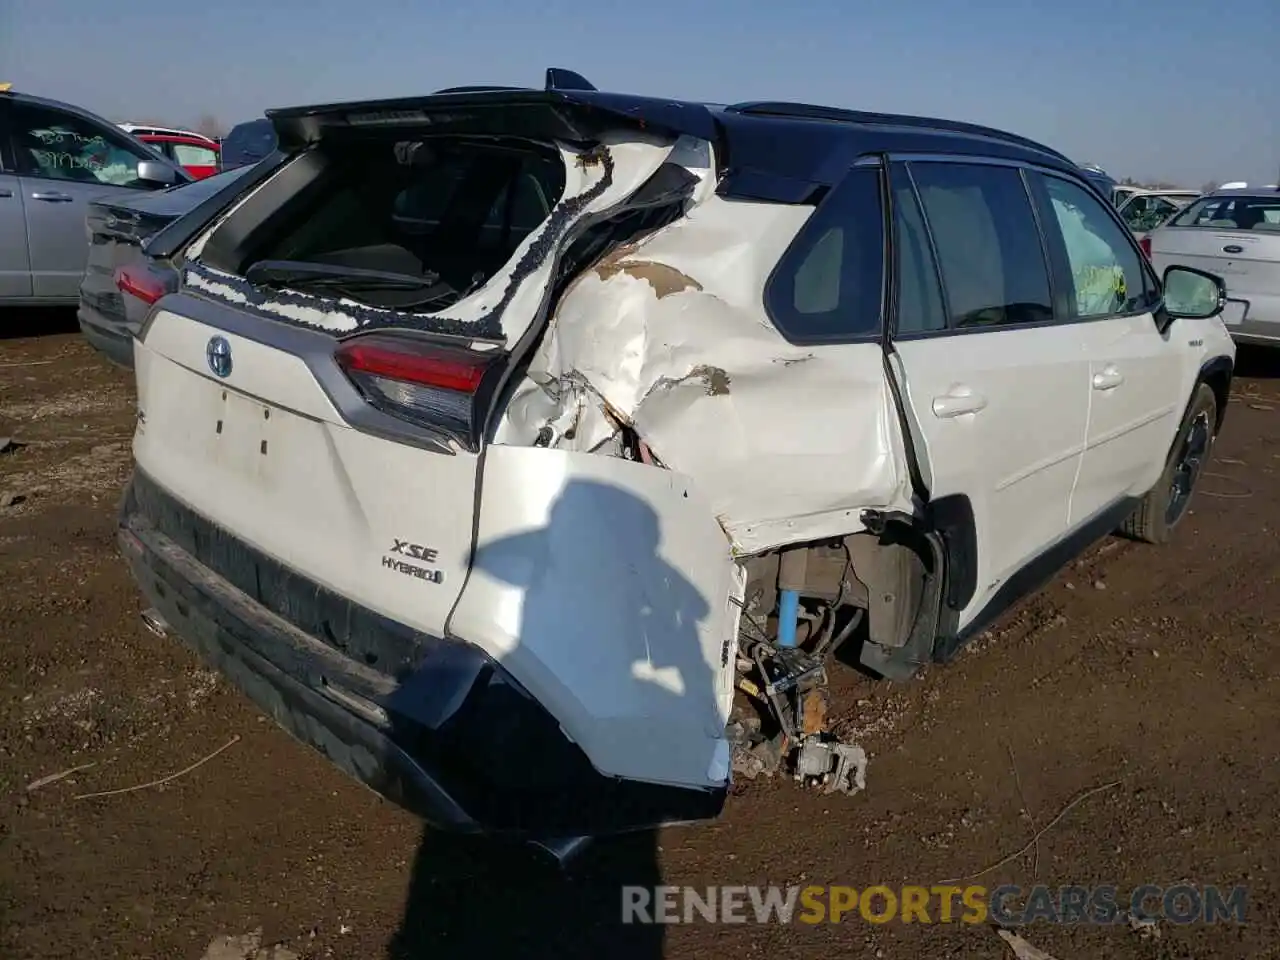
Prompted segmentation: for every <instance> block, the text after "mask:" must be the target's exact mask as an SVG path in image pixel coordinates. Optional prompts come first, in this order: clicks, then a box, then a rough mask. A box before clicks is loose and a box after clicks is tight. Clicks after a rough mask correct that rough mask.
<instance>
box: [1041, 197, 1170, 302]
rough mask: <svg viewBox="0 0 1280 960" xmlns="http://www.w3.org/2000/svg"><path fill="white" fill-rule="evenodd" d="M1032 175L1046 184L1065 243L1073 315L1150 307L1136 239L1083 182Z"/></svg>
mask: <svg viewBox="0 0 1280 960" xmlns="http://www.w3.org/2000/svg"><path fill="white" fill-rule="evenodd" d="M1033 176H1036V177H1039V180H1040V182H1041V183H1042V184H1043V185H1044V188H1045V191H1046V193H1045V195H1047V197H1048V201H1049V207H1050V209H1051V211H1052V224H1053V225H1056V226H1057V228H1058V231H1059V232H1060V233H1061V235H1062V241H1063V245H1064V246H1065V248H1066V256H1067V263H1068V266H1069V268H1070V270H1071V289H1070V296H1069V302H1070V304H1071V311H1072V315H1073V316H1074V317H1077V318H1080V319H1086V320H1087V319H1091V318H1094V317H1107V316H1114V315H1116V314H1125V313H1136V312H1138V311H1141V310H1144V309H1146V307H1147V293H1148V289H1149V288H1148V285H1147V283H1146V274H1145V271H1144V270H1143V268H1142V256H1141V254H1140V253H1139V252H1138V251H1137V250H1136V249H1135V248H1134V245H1133V240H1132V238H1131V237H1130V236H1129V235H1128V234H1126V233H1125V232H1124V229H1123V228H1122V227H1121V226H1120V225H1119V224H1118V223H1116V222H1115V220H1114V219H1113V218H1112V217H1111V216H1110V215H1109V214H1108V213H1107V211H1106V210H1105V209H1104V208H1103V206H1102V204H1101V202H1099V201H1098V200H1097V199H1096V198H1095V197H1094V196H1093V195H1092V194H1091V193H1089V191H1087V190H1085V189H1084V188H1083V187H1079V186H1077V185H1076V184H1073V183H1070V182H1068V181H1066V180H1062V179H1060V178H1058V177H1049V176H1041V175H1039V174H1034V175H1033ZM1042 196H1043V195H1042ZM1140 199H1145V198H1140Z"/></svg>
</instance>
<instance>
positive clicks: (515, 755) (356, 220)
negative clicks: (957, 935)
mask: <svg viewBox="0 0 1280 960" xmlns="http://www.w3.org/2000/svg"><path fill="white" fill-rule="evenodd" d="M270 118H271V120H272V122H273V124H274V126H275V129H276V132H277V134H278V140H279V146H280V149H279V151H278V152H277V153H275V154H274V155H273V156H274V159H272V160H267V161H264V162H263V163H261V164H258V165H256V166H254V167H252V168H250V172H249V173H247V174H246V178H247V179H246V180H244V181H240V182H239V183H237V184H235V185H233V188H232V189H235V190H236V191H237V192H238V199H237V200H236V202H235V204H234V205H232V206H231V208H230V211H229V212H228V213H227V214H226V215H225V216H217V215H211V216H209V217H208V218H207V219H202V218H203V217H204V216H205V214H208V213H209V211H210V210H213V208H214V207H218V208H219V210H218V212H221V210H222V209H223V207H221V206H220V205H221V204H222V202H223V198H222V196H221V195H219V196H217V197H213V198H210V199H209V201H208V203H209V207H208V208H207V209H206V210H205V211H204V213H200V214H198V213H197V212H194V211H193V212H192V213H191V214H189V215H188V216H186V217H183V218H182V219H180V220H178V221H175V222H173V223H171V224H170V225H169V226H168V227H166V228H165V229H164V231H162V232H161V233H160V234H157V235H156V236H154V237H153V238H152V240H151V241H150V242H149V243H148V246H147V252H148V255H149V256H151V257H152V258H154V259H157V260H159V259H165V260H167V261H168V262H169V263H171V264H172V265H173V266H174V267H176V269H177V275H178V277H179V278H180V279H179V283H178V285H177V287H176V289H174V290H173V292H168V293H162V294H161V295H160V296H158V298H157V299H156V302H155V304H154V306H153V308H152V309H151V311H150V315H149V317H148V319H147V323H146V325H145V327H144V328H143V329H142V331H141V332H140V334H139V337H138V339H137V340H136V341H135V343H134V352H135V364H136V378H137V388H138V389H137V395H138V426H137V430H136V432H135V436H134V446H133V451H134V455H135V460H136V462H135V470H134V473H133V478H132V480H131V483H130V486H129V488H128V491H127V494H126V497H125V498H124V501H123V504H122V509H121V514H120V531H119V542H120V546H121V549H122V552H123V554H124V556H125V558H126V559H127V562H128V563H129V564H130V567H131V570H132V572H133V575H134V577H135V580H136V582H137V584H138V586H139V588H140V589H141V591H142V592H143V593H144V595H145V596H146V597H147V601H148V603H149V604H150V605H151V610H150V611H149V614H148V615H149V618H150V620H151V622H152V623H154V624H155V625H156V626H157V628H158V629H162V630H168V631H172V632H173V633H174V634H176V635H178V636H180V637H181V638H183V639H184V640H185V641H186V642H188V643H189V644H191V646H192V647H193V648H194V649H196V650H197V651H199V652H201V653H202V654H203V656H205V657H206V658H207V659H208V660H209V661H210V662H211V663H212V664H214V665H215V666H216V667H217V668H218V669H219V670H221V671H223V672H224V674H225V676H226V677H227V678H228V679H229V680H230V682H232V683H233V684H235V685H237V686H238V687H239V688H240V689H241V690H242V691H243V692H244V693H245V694H246V695H247V696H248V697H250V698H252V699H253V700H254V701H255V702H257V703H258V704H259V705H260V706H261V707H262V708H263V709H264V710H265V711H266V712H268V713H269V714H270V715H271V716H272V717H274V718H275V719H276V720H277V721H278V722H279V723H281V724H282V725H283V726H285V727H286V728H287V729H288V730H290V731H291V732H292V733H294V735H296V736H297V737H298V738H300V739H301V740H303V741H304V742H306V743H309V744H311V745H312V746H314V747H315V748H317V749H318V750H321V751H323V752H324V753H325V755H326V756H328V757H329V758H330V759H331V760H332V761H333V762H335V763H336V764H338V765H339V766H340V767H342V768H343V769H345V770H346V771H347V772H348V773H350V774H351V775H353V776H355V777H357V778H359V779H361V780H362V781H363V782H365V783H366V784H368V785H369V786H371V787H372V788H373V789H375V790H377V791H379V792H381V793H382V794H384V795H385V796H387V797H388V798H390V799H391V800H393V801H395V802H398V803H400V804H402V805H404V806H406V807H408V808H409V809H411V810H414V811H415V812H417V813H418V814H420V815H422V816H424V817H426V818H427V819H429V820H430V821H432V822H434V823H436V824H437V825H439V826H441V827H443V828H446V829H454V830H463V831H471V832H491V833H500V834H506V835H508V836H512V837H524V838H528V839H542V840H563V839H565V838H577V837H580V836H594V835H599V834H608V833H613V832H616V831H623V830H632V829H641V828H647V827H652V826H654V825H657V824H661V823H667V822H672V821H676V822H686V821H695V820H703V819H707V818H711V817H715V816H716V815H717V814H718V813H719V812H720V810H721V808H722V805H723V803H724V801H725V797H726V794H727V791H728V787H729V782H730V779H731V776H732V774H731V770H733V769H735V768H736V761H738V760H739V759H741V760H742V761H743V762H744V763H751V762H757V763H760V764H774V765H775V766H776V765H777V764H778V763H782V764H785V770H786V773H787V774H789V775H794V776H795V777H796V778H797V779H802V780H804V781H805V782H806V783H814V782H815V781H822V782H825V783H826V787H825V789H827V791H828V792H834V791H836V790H843V791H846V792H853V791H855V790H857V789H858V788H859V787H860V786H861V785H862V781H861V778H860V776H859V775H858V774H857V771H858V770H859V767H858V753H859V751H858V750H856V749H855V746H856V745H851V744H847V743H841V742H840V741H839V740H838V739H837V737H836V735H835V734H834V733H833V732H831V730H830V729H829V728H828V727H827V726H826V724H825V721H824V717H825V716H826V713H827V710H826V703H827V699H826V696H827V690H826V681H827V670H828V669H834V665H833V661H832V660H831V657H832V655H833V653H834V651H835V650H836V649H837V648H838V647H840V645H841V644H842V643H844V642H845V641H847V640H850V638H851V637H852V638H855V639H853V640H852V641H851V644H852V646H851V647H850V649H851V650H856V651H858V652H857V653H855V654H854V656H856V657H859V658H860V659H861V662H862V663H863V664H864V665H865V666H867V667H868V668H870V669H872V670H874V671H876V672H878V673H880V674H882V675H886V676H892V677H897V678H902V679H906V678H909V677H911V676H912V675H913V674H914V673H915V672H916V671H917V670H918V669H919V668H920V667H921V666H922V665H923V664H926V663H929V662H946V661H947V660H950V659H951V658H952V657H954V656H955V654H956V653H957V651H958V650H959V649H960V648H961V646H962V645H963V644H964V643H965V642H966V641H967V640H968V639H969V638H971V637H973V636H976V635H978V634H980V633H981V632H982V631H983V630H985V629H986V628H987V626H988V625H989V624H990V623H991V622H992V621H993V619H994V618H995V617H996V616H998V615H999V614H1000V613H1002V612H1003V611H1004V610H1007V609H1008V608H1009V606H1010V605H1011V604H1013V603H1015V602H1017V601H1018V600H1019V599H1020V597H1021V596H1023V595H1024V594H1025V593H1026V592H1027V591H1028V590H1030V589H1033V588H1034V585H1036V584H1039V583H1041V582H1043V581H1044V580H1045V579H1046V578H1047V577H1048V576H1049V575H1050V574H1051V573H1052V572H1053V571H1054V570H1055V569H1057V568H1058V567H1060V566H1061V565H1062V564H1064V563H1066V562H1068V561H1069V560H1070V559H1071V558H1072V557H1074V556H1076V555H1078V554H1079V552H1080V551H1082V550H1084V549H1085V548H1086V547H1087V546H1088V545H1090V544H1091V543H1092V542H1093V541H1094V540H1096V539H1097V538H1099V537H1101V536H1104V535H1106V534H1108V533H1110V532H1111V531H1112V530H1114V529H1116V528H1117V527H1123V528H1124V529H1125V530H1126V531H1127V532H1128V533H1129V534H1130V535H1131V536H1133V537H1135V538H1138V539H1143V540H1147V541H1150V542H1165V541H1167V540H1168V539H1169V538H1170V537H1171V536H1172V534H1173V531H1174V530H1175V528H1176V527H1177V526H1178V525H1179V523H1180V522H1181V520H1182V519H1183V518H1184V517H1185V516H1186V514H1187V505H1188V503H1189V502H1190V498H1191V495H1192V491H1193V490H1194V488H1195V484H1196V481H1197V478H1198V476H1199V474H1200V470H1201V468H1202V466H1203V465H1204V463H1205V462H1206V459H1207V456H1208V454H1209V450H1210V448H1211V445H1212V442H1213V438H1214V436H1215V434H1216V432H1217V429H1218V427H1219V426H1220V424H1221V422H1222V418H1223V415H1224V413H1225V412H1226V400H1227V392H1228V390H1229V386H1230V381H1231V376H1232V369H1233V361H1234V355H1235V347H1234V345H1233V344H1232V342H1231V339H1230V338H1229V337H1228V336H1227V335H1226V332H1225V330H1224V329H1223V327H1222V324H1221V322H1220V321H1219V320H1218V319H1217V317H1216V314H1217V312H1218V311H1219V310H1220V309H1221V297H1222V284H1221V282H1220V281H1219V280H1218V279H1216V278H1215V277H1213V276H1209V275H1207V274H1204V273H1201V272H1198V271H1195V270H1191V269H1188V268H1184V267H1171V268H1170V269H1169V270H1168V271H1166V273H1165V275H1164V276H1163V277H1161V276H1158V275H1157V274H1156V273H1154V272H1153V270H1152V268H1151V265H1150V263H1148V261H1147V259H1146V258H1145V257H1143V256H1142V254H1141V252H1140V251H1139V248H1138V245H1137V242H1136V241H1135V239H1134V237H1133V236H1132V234H1131V233H1130V232H1129V231H1128V230H1126V229H1125V226H1124V223H1123V221H1122V220H1120V218H1119V217H1118V215H1117V213H1116V210H1115V208H1114V207H1113V206H1111V204H1110V202H1109V199H1108V196H1107V195H1105V194H1104V195H1099V194H1098V192H1097V191H1096V189H1095V188H1093V187H1091V186H1089V184H1088V182H1087V181H1086V179H1085V178H1084V176H1083V174H1082V171H1081V170H1080V168H1079V167H1078V166H1076V164H1074V163H1073V162H1072V161H1071V160H1069V159H1068V158H1067V157H1065V156H1063V155H1062V154H1060V153H1058V152H1057V151H1054V150H1053V149H1051V148H1049V147H1047V146H1044V145H1041V144H1038V143H1036V142H1034V141H1031V140H1028V139H1026V138H1024V137H1020V136H1016V135H1014V134H1010V133H1006V132H1002V131H998V130H992V129H990V128H986V127H978V126H975V125H973V124H966V123H954V122H949V121H945V120H935V119H924V118H918V117H903V116H890V115H884V114H871V113H861V112H857V111H849V110H840V109H835V108H829V107H823V106H817V105H808V104H796V103H759V102H755V103H741V104H737V105H733V106H721V105H708V104H704V103H698V102H692V101H685V102H680V101H672V100H671V99H670V98H667V97H662V98H649V97H645V96H632V95H627V94H614V93H605V92H601V91H597V90H596V89H595V88H594V87H593V86H591V85H590V84H589V83H587V82H586V81H585V80H584V79H583V78H581V77H579V76H577V75H576V74H571V73H568V72H567V71H560V70H549V71H548V72H547V80H546V86H545V89H542V90H533V89H492V88H489V89H476V88H464V89H460V90H455V91H445V92H440V93H437V94H434V95H428V96H422V97H415V98H412V99H402V100H395V101H377V102H361V103H347V104H330V105H325V106H316V107H299V108H295V109H290V110H279V111H272V113H271V114H270ZM727 237H729V238H732V243H733V245H734V250H735V251H737V253H736V254H735V255H734V256H715V255H709V251H710V252H712V253H714V251H718V250H722V249H723V248H724V244H725V242H726V238H727ZM890 280H892V281H893V282H894V283H895V284H896V286H895V288H894V290H893V291H892V293H891V294H890V295H889V296H887V297H882V292H883V291H884V289H885V284H886V282H888V281H890ZM1170 329H1173V330H1174V331H1175V333H1174V334H1173V335H1170V333H1169V331H1170ZM1029 398H1030V399H1029ZM1032 401H1034V402H1032ZM1011 438H1015V439H1016V442H1011ZM744 684H746V685H747V687H749V688H750V689H753V690H755V691H756V693H755V694H754V695H753V697H754V698H755V699H754V701H753V703H754V709H755V710H756V711H758V713H756V714H753V715H751V716H748V717H747V718H746V720H744V721H743V722H738V719H737V715H735V714H733V713H732V712H731V711H732V708H733V705H734V700H735V691H737V690H739V689H746V687H744V686H743V685H744ZM766 692H767V695H766ZM752 719H755V720H756V721H758V722H757V723H755V724H752V723H750V722H749V721H750V720H752ZM775 748H776V749H775ZM862 760H863V762H865V753H864V754H862ZM738 769H741V768H738Z"/></svg>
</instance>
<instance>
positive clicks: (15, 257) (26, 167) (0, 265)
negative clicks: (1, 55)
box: [0, 87, 192, 306]
mask: <svg viewBox="0 0 1280 960" xmlns="http://www.w3.org/2000/svg"><path fill="white" fill-rule="evenodd" d="M191 179H192V178H191V175H190V174H188V173H187V172H186V171H185V170H183V169H181V168H180V167H178V166H175V165H174V164H173V163H171V162H170V161H168V160H166V159H165V158H164V157H162V156H160V154H158V153H156V152H155V151H153V150H152V149H151V148H149V147H148V146H146V145H145V144H143V143H142V142H141V141H139V140H135V139H134V138H133V137H131V136H130V135H129V134H128V133H126V132H125V131H123V130H121V129H120V128H119V127H117V126H116V125H115V124H113V123H108V122H107V121H106V120H104V119H102V118H101V117H98V116H95V115H94V114H92V113H89V112H88V111H86V110H81V109H80V108H79V107H73V106H71V105H69V104H66V103H59V102H58V101H56V100H45V99H42V98H39V97H33V96H29V95H27V94H22V93H17V92H14V91H11V90H5V89H3V88H2V87H0V306H13V305H19V304H50V305H71V304H75V303H76V302H78V300H79V298H80V281H81V278H82V277H83V276H84V272H85V264H86V262H87V258H88V253H89V245H88V243H87V242H86V237H85V214H86V213H87V211H88V206H89V202H90V201H92V200H97V199H100V198H102V197H110V196H138V195H139V194H141V193H144V192H147V191H151V190H158V189H161V188H163V187H170V186H174V185H176V184H179V183H189V182H190V181H191Z"/></svg>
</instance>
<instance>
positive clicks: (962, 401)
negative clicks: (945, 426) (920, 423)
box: [933, 387, 987, 420]
mask: <svg viewBox="0 0 1280 960" xmlns="http://www.w3.org/2000/svg"><path fill="white" fill-rule="evenodd" d="M986 408H987V398H986V397H984V396H982V395H981V394H978V393H974V392H973V391H972V390H970V389H969V388H968V387H952V388H951V389H950V390H949V391H948V392H947V393H944V394H943V395H942V396H940V397H934V398H933V415H934V416H935V417H938V418H940V419H943V420H949V419H951V418H952V417H960V416H964V414H966V413H978V412H979V411H982V410H985V409H986Z"/></svg>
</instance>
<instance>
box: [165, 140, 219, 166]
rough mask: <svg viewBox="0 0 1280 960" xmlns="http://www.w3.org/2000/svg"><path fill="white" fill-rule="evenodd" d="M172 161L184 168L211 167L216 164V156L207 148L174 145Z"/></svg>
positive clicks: (185, 144)
mask: <svg viewBox="0 0 1280 960" xmlns="http://www.w3.org/2000/svg"><path fill="white" fill-rule="evenodd" d="M171 146H172V148H173V159H174V160H176V161H178V163H180V164H182V165H183V166H184V167H212V166H216V165H217V163H218V155H217V154H216V153H214V152H213V151H212V150H210V149H209V148H208V147H198V146H196V145H195V144H193V143H175V144H172V145H171Z"/></svg>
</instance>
